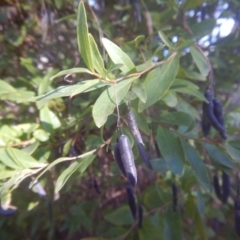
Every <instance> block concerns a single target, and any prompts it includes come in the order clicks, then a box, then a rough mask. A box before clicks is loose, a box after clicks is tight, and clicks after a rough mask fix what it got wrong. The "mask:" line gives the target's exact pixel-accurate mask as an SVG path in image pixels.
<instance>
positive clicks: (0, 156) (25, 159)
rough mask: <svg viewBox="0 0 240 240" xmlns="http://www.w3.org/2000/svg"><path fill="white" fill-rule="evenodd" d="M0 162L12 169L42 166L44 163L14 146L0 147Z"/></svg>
mask: <svg viewBox="0 0 240 240" xmlns="http://www.w3.org/2000/svg"><path fill="white" fill-rule="evenodd" d="M0 162H2V163H3V164H4V165H5V166H7V167H10V168H13V169H25V168H42V167H44V166H46V164H45V163H40V162H37V161H36V160H35V159H34V158H33V157H31V156H30V155H28V154H27V153H26V152H24V151H21V150H19V149H16V148H2V149H0Z"/></svg>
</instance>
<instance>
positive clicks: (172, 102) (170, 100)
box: [162, 90, 178, 108]
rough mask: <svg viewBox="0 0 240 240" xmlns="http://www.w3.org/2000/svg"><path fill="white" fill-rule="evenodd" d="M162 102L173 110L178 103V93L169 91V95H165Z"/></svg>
mask: <svg viewBox="0 0 240 240" xmlns="http://www.w3.org/2000/svg"><path fill="white" fill-rule="evenodd" d="M162 101H164V102H165V103H166V105H167V106H168V107H172V108H173V107H176V106H177V103H178V101H177V96H176V93H175V92H173V91H171V90H169V91H168V92H167V94H165V95H164V97H163V98H162Z"/></svg>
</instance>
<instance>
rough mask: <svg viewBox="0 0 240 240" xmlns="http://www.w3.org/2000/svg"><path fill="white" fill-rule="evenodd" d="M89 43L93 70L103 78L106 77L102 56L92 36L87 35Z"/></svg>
mask: <svg viewBox="0 0 240 240" xmlns="http://www.w3.org/2000/svg"><path fill="white" fill-rule="evenodd" d="M88 37H89V42H90V47H91V54H92V59H93V66H94V69H95V70H96V71H97V72H98V73H99V74H101V75H102V76H103V77H105V76H106V74H107V70H106V69H105V68H104V62H103V59H102V56H101V54H100V52H99V50H98V46H97V44H96V42H95V40H94V38H93V36H92V35H91V34H90V33H89V34H88Z"/></svg>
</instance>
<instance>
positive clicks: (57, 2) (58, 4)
mask: <svg viewBox="0 0 240 240" xmlns="http://www.w3.org/2000/svg"><path fill="white" fill-rule="evenodd" d="M54 3H55V6H56V7H57V9H60V8H62V5H63V3H64V0H54Z"/></svg>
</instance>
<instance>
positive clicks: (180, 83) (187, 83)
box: [171, 78, 199, 90]
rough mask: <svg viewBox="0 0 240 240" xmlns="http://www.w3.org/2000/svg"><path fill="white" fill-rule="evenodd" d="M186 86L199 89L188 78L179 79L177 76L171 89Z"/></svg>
mask: <svg viewBox="0 0 240 240" xmlns="http://www.w3.org/2000/svg"><path fill="white" fill-rule="evenodd" d="M185 87H188V88H194V89H196V90H198V89H199V87H198V86H197V85H196V84H194V83H192V82H190V81H188V80H185V79H179V78H176V80H175V81H174V83H173V85H172V86H171V89H173V90H174V89H175V88H185Z"/></svg>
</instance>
